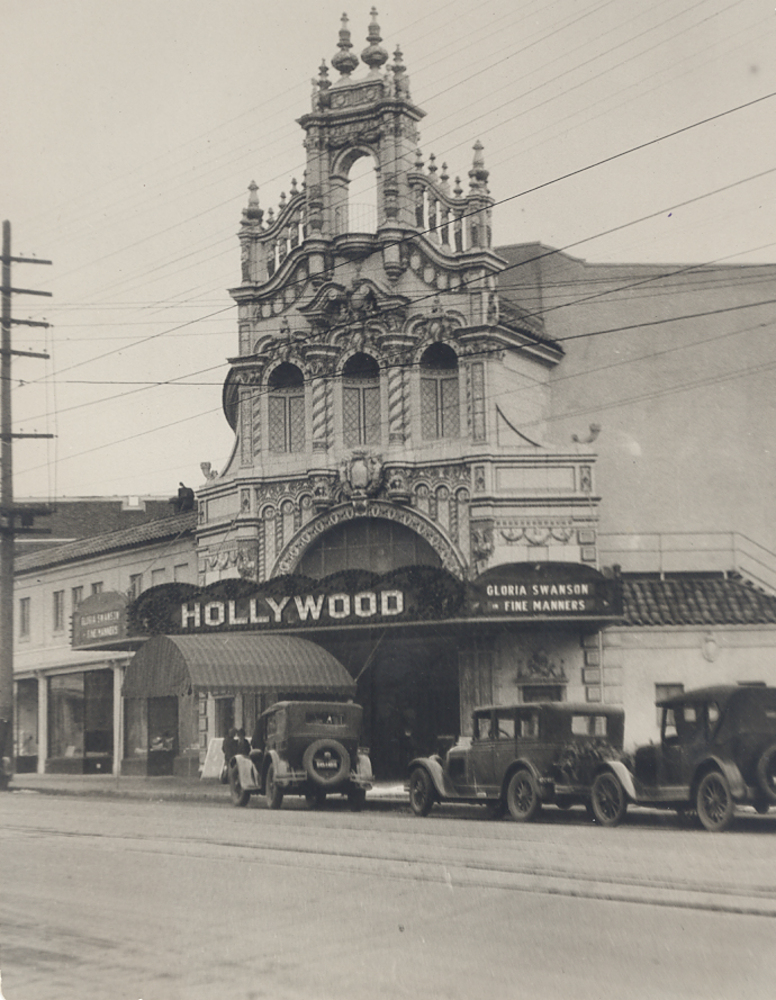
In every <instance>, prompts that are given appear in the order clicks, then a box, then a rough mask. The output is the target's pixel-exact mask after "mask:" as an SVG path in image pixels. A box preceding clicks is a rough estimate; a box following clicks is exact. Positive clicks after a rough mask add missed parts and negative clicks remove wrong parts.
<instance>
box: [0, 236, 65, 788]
mask: <svg viewBox="0 0 776 1000" xmlns="http://www.w3.org/2000/svg"><path fill="white" fill-rule="evenodd" d="M50 263H51V261H50V260H38V259H37V258H36V257H31V258H28V257H12V256H11V223H10V222H7V221H6V222H3V255H2V264H3V273H2V341H1V342H0V791H3V790H5V789H7V788H8V783H9V781H10V778H11V774H12V773H13V759H14V756H15V754H14V736H13V635H14V629H13V607H14V602H13V584H14V546H15V536H16V535H17V534H21V533H24V534H47V533H48V532H47V530H46V529H35V528H33V527H32V523H33V519H34V518H35V517H36V516H42V515H45V514H50V513H51V508H50V507H44V506H37V507H33V506H30V505H27V506H24V505H18V506H17V505H15V504H14V502H13V439H14V438H32V437H46V438H50V437H53V436H54V435H53V434H14V433H13V432H12V430H11V357H12V355H17V356H19V357H24V358H48V356H49V355H48V354H39V353H37V352H33V351H14V350H12V349H11V326H12V325H13V324H14V323H17V324H19V323H20V324H23V325H25V326H44V327H47V326H49V324H48V323H44V322H40V321H37V320H30V319H26V320H25V319H13V318H12V317H11V295H13V294H16V295H47V296H50V295H51V292H39V291H33V290H32V289H29V288H13V287H12V286H11V264H50Z"/></svg>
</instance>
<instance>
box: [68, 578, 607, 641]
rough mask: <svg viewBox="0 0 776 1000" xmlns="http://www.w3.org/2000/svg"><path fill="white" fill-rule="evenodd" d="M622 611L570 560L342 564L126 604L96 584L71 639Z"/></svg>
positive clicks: (162, 593) (176, 590)
mask: <svg viewBox="0 0 776 1000" xmlns="http://www.w3.org/2000/svg"><path fill="white" fill-rule="evenodd" d="M621 615H622V592H621V586H620V581H619V580H618V579H609V578H607V577H605V576H604V575H603V574H601V573H599V572H598V571H597V570H594V569H592V568H591V567H590V566H583V565H578V564H573V563H538V564H537V563H511V564H509V565H503V566H498V567H496V568H495V569H492V570H488V571H487V572H486V573H483V574H482V575H481V576H480V577H478V578H477V579H476V580H475V581H473V582H471V583H465V582H464V581H462V580H459V579H458V578H457V577H455V576H453V575H452V573H450V572H448V571H447V570H446V569H444V568H442V567H434V566H405V567H403V568H402V569H398V570H393V571H392V572H390V573H385V574H382V575H381V574H378V573H371V572H369V571H367V570H346V571H343V572H341V573H336V574H333V575H332V576H329V577H327V578H326V579H324V580H313V579H311V578H309V577H305V576H301V575H297V574H289V575H288V576H282V577H274V578H273V579H271V580H267V581H265V582H263V583H255V582H250V581H248V580H242V579H228V580H221V581H219V582H217V583H212V584H210V585H209V586H207V587H196V586H194V585H193V584H188V583H185V584H184V583H167V584H161V585H160V586H158V587H151V588H150V589H149V590H146V591H144V592H143V593H142V594H141V595H140V596H139V597H138V598H137V599H136V600H135V601H133V602H132V603H131V604H129V605H128V606H127V605H126V598H125V597H124V595H123V594H98V595H95V596H94V597H90V598H89V599H88V600H87V601H84V602H83V603H82V604H81V605H80V606H79V608H78V610H77V612H76V613H75V614H74V615H73V646H74V647H76V648H81V649H111V648H112V649H119V648H130V647H131V646H132V645H133V644H134V646H137V645H138V643H139V642H142V640H143V639H145V638H147V637H148V636H151V635H196V634H203V633H213V632H232V631H250V632H256V631H277V630H279V629H282V630H283V631H286V630H288V629H299V630H300V631H301V630H304V629H316V630H319V629H337V628H343V627H346V626H347V627H350V626H354V625H387V624H396V625H399V624H404V623H407V624H409V623H411V622H444V621H452V620H456V621H458V622H462V621H471V622H474V621H476V620H477V619H483V618H490V619H496V618H498V619H500V620H502V621H503V620H505V619H506V620H510V621H524V622H530V621H546V620H547V619H553V620H556V621H562V620H567V621H571V620H574V619H609V620H611V619H612V618H616V617H620V616H621Z"/></svg>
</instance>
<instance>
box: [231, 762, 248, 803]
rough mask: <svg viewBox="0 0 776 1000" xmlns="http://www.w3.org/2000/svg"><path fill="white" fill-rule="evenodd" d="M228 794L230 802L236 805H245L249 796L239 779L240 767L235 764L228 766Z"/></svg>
mask: <svg viewBox="0 0 776 1000" xmlns="http://www.w3.org/2000/svg"><path fill="white" fill-rule="evenodd" d="M229 794H230V795H231V796H232V803H233V804H234V805H236V806H247V805H248V800H249V799H250V797H251V793H250V792H246V791H245V789H244V788H243V786H242V783H241V781H240V769H239V768H238V767H237V765H236V764H235V765H234V766H233V767H230V768H229Z"/></svg>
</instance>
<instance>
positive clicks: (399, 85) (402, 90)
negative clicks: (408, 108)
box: [391, 45, 410, 100]
mask: <svg viewBox="0 0 776 1000" xmlns="http://www.w3.org/2000/svg"><path fill="white" fill-rule="evenodd" d="M391 69H392V71H393V85H394V89H395V91H396V96H397V97H406V98H407V100H409V96H410V82H409V79H408V78H407V67H406V66H405V65H404V54H403V53H402V50H401V49H400V48H399V46H398V45H397V46H396V51H395V52H394V54H393V66H391Z"/></svg>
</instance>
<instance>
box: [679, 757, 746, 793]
mask: <svg viewBox="0 0 776 1000" xmlns="http://www.w3.org/2000/svg"><path fill="white" fill-rule="evenodd" d="M710 766H713V767H715V768H716V769H717V770H718V771H722V773H723V774H724V775H725V777H726V778H727V781H728V784H729V785H730V794H731V795H732V796H733V798H734V799H735V800H736V802H743V801H745V800H746V799H747V798H748V789H747V786H746V782H745V781H744V779H743V777H742V775H741V772H740V771H739V769H738V766H737V765H736V764H734V763H733V762H732V761H729V760H723V759H722V758H721V757H716V756H712V757H706V759H705V760H703V761H701V762H700V764H698V766H697V767H696V768H695V776H694V780H693V784H692V787H693V794H694V792H695V790H696V789H697V787H698V783H699V782H700V780H701V776H702V775H703V774H705V773H706V771H708V770H710Z"/></svg>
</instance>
